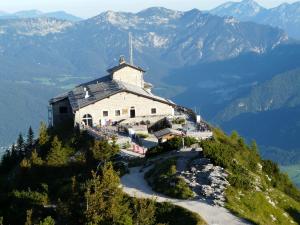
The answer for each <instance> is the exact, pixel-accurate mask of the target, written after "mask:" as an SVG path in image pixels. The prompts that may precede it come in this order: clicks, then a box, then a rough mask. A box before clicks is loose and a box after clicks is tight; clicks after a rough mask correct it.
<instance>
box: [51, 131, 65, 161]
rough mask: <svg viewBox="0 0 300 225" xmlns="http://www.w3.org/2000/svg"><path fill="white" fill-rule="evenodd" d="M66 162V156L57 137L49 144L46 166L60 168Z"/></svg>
mask: <svg viewBox="0 0 300 225" xmlns="http://www.w3.org/2000/svg"><path fill="white" fill-rule="evenodd" d="M66 161H67V155H66V153H65V151H64V149H63V147H62V143H61V141H60V140H59V139H58V137H57V136H55V137H54V139H53V141H52V143H51V149H50V152H49V154H48V156H47V164H48V165H50V166H62V165H64V164H65V163H66Z"/></svg>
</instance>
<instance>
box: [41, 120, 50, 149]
mask: <svg viewBox="0 0 300 225" xmlns="http://www.w3.org/2000/svg"><path fill="white" fill-rule="evenodd" d="M48 141H49V135H48V129H47V126H46V124H45V123H44V122H41V125H40V129H39V145H40V146H43V145H45V144H47V143H48Z"/></svg>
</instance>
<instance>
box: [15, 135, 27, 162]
mask: <svg viewBox="0 0 300 225" xmlns="http://www.w3.org/2000/svg"><path fill="white" fill-rule="evenodd" d="M16 148H17V154H18V156H19V157H20V158H22V157H24V155H25V142H24V138H23V135H22V134H21V133H20V134H19V137H18V140H17V147H16Z"/></svg>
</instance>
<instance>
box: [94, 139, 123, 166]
mask: <svg viewBox="0 0 300 225" xmlns="http://www.w3.org/2000/svg"><path fill="white" fill-rule="evenodd" d="M118 152H119V148H118V146H117V145H116V144H110V143H108V141H95V143H94V146H93V148H92V153H93V158H94V159H95V160H97V161H101V162H104V163H105V162H107V161H108V160H109V159H110V158H111V157H112V156H114V155H115V154H117V153H118Z"/></svg>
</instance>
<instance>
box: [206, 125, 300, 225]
mask: <svg viewBox="0 0 300 225" xmlns="http://www.w3.org/2000/svg"><path fill="white" fill-rule="evenodd" d="M202 147H203V150H204V154H205V155H206V156H207V157H210V158H211V159H212V160H213V161H214V162H215V163H216V164H218V165H221V166H223V167H225V168H226V170H227V171H228V172H229V182H230V184H231V186H230V187H229V188H228V189H227V191H226V197H227V205H226V206H227V207H228V208H229V209H230V210H231V211H233V212H234V213H236V214H238V215H239V216H241V217H243V218H246V219H248V220H250V221H252V222H253V223H255V224H262V225H263V224H265V225H271V224H278V225H279V224H293V223H299V222H300V203H299V199H300V198H299V196H300V193H299V190H297V189H296V188H295V187H294V186H293V185H292V183H291V181H290V180H289V179H288V177H287V176H286V175H284V174H281V173H279V169H278V167H276V164H273V163H271V162H269V161H263V160H262V159H261V158H260V157H259V155H258V154H257V150H256V149H255V146H253V147H252V148H250V147H248V146H246V145H245V143H244V142H243V139H241V138H240V137H239V136H234V135H233V136H232V137H227V136H226V135H225V134H224V133H223V132H221V131H219V130H215V140H213V141H205V142H204V143H202Z"/></svg>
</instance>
